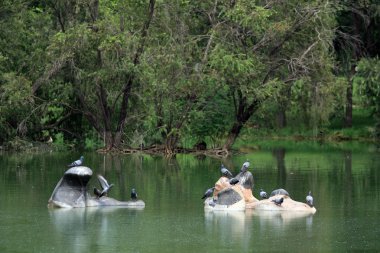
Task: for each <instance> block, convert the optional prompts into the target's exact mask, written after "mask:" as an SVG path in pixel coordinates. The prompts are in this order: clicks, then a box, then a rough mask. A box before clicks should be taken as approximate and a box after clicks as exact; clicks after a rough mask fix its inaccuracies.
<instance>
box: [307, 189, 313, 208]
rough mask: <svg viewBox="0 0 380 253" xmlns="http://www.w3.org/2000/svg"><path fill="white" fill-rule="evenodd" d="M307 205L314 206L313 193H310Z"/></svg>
mask: <svg viewBox="0 0 380 253" xmlns="http://www.w3.org/2000/svg"><path fill="white" fill-rule="evenodd" d="M306 203H307V204H308V205H309V206H310V207H313V206H314V199H313V196H311V191H309V195H307V196H306Z"/></svg>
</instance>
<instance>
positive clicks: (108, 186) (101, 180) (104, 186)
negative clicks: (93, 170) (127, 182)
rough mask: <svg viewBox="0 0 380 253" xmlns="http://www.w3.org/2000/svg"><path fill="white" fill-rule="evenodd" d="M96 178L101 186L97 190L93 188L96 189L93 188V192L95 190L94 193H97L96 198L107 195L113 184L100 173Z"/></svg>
mask: <svg viewBox="0 0 380 253" xmlns="http://www.w3.org/2000/svg"><path fill="white" fill-rule="evenodd" d="M98 180H99V183H100V185H101V187H102V190H101V191H99V190H98V189H96V188H95V189H96V190H95V189H94V193H95V191H96V193H95V195H97V196H98V198H100V197H103V196H105V195H107V193H108V192H109V191H110V189H111V188H112V187H113V184H108V182H107V180H106V179H105V178H104V177H102V176H101V175H98ZM98 193H99V194H98Z"/></svg>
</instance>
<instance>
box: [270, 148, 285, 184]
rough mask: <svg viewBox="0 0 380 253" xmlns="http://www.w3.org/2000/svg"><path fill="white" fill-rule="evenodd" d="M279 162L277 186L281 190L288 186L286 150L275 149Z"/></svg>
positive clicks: (274, 154)
mask: <svg viewBox="0 0 380 253" xmlns="http://www.w3.org/2000/svg"><path fill="white" fill-rule="evenodd" d="M272 154H273V156H274V157H275V158H276V162H277V185H278V187H279V188H285V185H286V167H285V149H284V148H275V149H273V151H272Z"/></svg>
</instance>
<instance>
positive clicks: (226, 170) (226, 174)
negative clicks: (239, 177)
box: [220, 164, 233, 178]
mask: <svg viewBox="0 0 380 253" xmlns="http://www.w3.org/2000/svg"><path fill="white" fill-rule="evenodd" d="M220 172H221V173H222V175H223V176H225V177H227V178H232V177H233V175H232V173H231V172H230V171H229V170H228V169H227V168H226V167H224V165H223V164H222V165H221V166H220Z"/></svg>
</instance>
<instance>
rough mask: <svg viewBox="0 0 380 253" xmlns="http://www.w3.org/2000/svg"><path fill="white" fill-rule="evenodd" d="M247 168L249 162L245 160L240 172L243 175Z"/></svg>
mask: <svg viewBox="0 0 380 253" xmlns="http://www.w3.org/2000/svg"><path fill="white" fill-rule="evenodd" d="M248 167H249V162H248V160H247V161H246V162H245V163H243V166H242V167H241V169H240V172H243V173H244V172H246V171H247V170H248Z"/></svg>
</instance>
